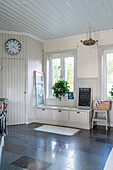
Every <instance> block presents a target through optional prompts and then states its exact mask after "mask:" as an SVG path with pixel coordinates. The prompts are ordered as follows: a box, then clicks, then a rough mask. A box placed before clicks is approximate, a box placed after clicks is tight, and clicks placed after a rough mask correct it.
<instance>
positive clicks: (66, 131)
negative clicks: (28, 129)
mask: <svg viewBox="0 0 113 170" xmlns="http://www.w3.org/2000/svg"><path fill="white" fill-rule="evenodd" d="M35 130H38V131H43V132H49V133H56V134H60V135H67V136H72V135H74V134H76V133H78V132H79V131H80V130H79V129H74V128H67V127H60V126H50V125H43V126H40V127H38V128H35Z"/></svg>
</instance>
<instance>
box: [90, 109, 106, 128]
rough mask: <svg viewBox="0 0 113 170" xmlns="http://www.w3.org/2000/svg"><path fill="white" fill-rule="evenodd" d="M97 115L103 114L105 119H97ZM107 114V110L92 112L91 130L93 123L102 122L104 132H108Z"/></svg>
mask: <svg viewBox="0 0 113 170" xmlns="http://www.w3.org/2000/svg"><path fill="white" fill-rule="evenodd" d="M98 113H104V114H105V118H98V117H97V114H98ZM108 113H109V111H108V110H94V113H93V118H92V128H93V126H94V122H104V123H105V126H106V130H108V126H109V114H108Z"/></svg>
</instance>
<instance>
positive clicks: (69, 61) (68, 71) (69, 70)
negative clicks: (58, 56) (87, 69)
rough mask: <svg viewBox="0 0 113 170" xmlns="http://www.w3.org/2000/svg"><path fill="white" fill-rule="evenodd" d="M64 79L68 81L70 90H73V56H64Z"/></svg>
mask: <svg viewBox="0 0 113 170" xmlns="http://www.w3.org/2000/svg"><path fill="white" fill-rule="evenodd" d="M65 80H66V81H67V82H68V83H69V86H70V91H71V92H73V91H74V57H67V58H65Z"/></svg>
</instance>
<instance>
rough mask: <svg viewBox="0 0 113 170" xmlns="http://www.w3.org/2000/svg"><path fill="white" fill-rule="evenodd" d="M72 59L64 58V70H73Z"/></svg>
mask: <svg viewBox="0 0 113 170" xmlns="http://www.w3.org/2000/svg"><path fill="white" fill-rule="evenodd" d="M73 66H74V57H67V58H65V70H73Z"/></svg>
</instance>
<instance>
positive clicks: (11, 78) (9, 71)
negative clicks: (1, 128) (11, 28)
mask: <svg viewBox="0 0 113 170" xmlns="http://www.w3.org/2000/svg"><path fill="white" fill-rule="evenodd" d="M1 80H2V82H1V85H2V90H1V95H0V96H1V97H6V98H8V124H23V123H25V118H26V113H25V96H24V91H25V60H19V59H2V70H1Z"/></svg>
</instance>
